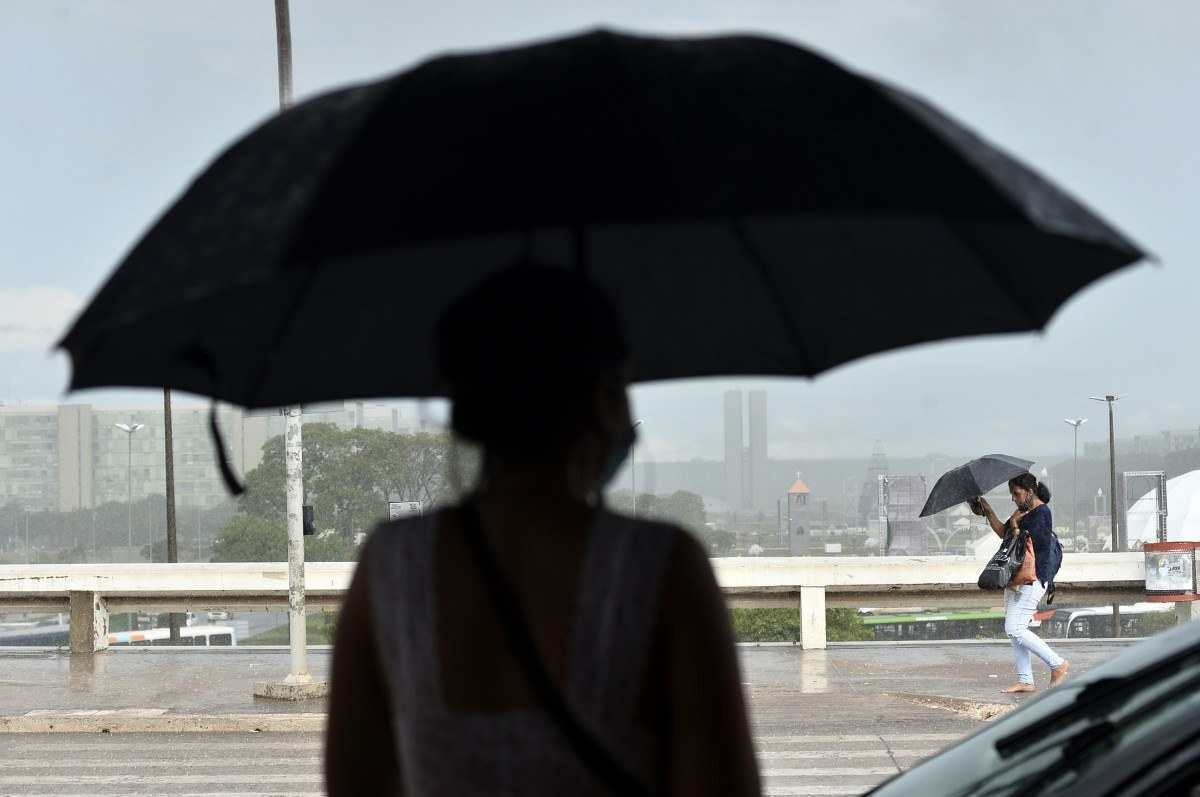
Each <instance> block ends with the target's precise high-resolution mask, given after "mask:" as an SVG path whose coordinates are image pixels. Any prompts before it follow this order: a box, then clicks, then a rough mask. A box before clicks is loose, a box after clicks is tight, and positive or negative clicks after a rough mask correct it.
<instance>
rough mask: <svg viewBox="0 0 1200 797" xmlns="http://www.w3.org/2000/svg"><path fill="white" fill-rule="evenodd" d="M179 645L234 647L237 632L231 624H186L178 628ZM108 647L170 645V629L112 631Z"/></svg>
mask: <svg viewBox="0 0 1200 797" xmlns="http://www.w3.org/2000/svg"><path fill="white" fill-rule="evenodd" d="M179 640H180V644H181V645H192V646H195V647H236V646H237V633H236V632H235V631H234V630H233V626H231V625H188V626H184V627H183V628H180V629H179ZM108 644H109V646H110V647H116V646H135V647H144V646H147V645H170V644H171V629H169V628H148V629H146V630H145V631H114V632H112V633H110V634H109V635H108Z"/></svg>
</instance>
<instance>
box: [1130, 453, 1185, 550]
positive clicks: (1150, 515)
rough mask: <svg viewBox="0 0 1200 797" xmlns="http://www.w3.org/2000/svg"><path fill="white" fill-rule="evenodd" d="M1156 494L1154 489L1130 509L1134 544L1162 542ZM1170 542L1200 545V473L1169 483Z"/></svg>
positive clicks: (1131, 541)
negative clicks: (1190, 542) (1160, 540)
mask: <svg viewBox="0 0 1200 797" xmlns="http://www.w3.org/2000/svg"><path fill="white" fill-rule="evenodd" d="M1154 493H1155V491H1154V490H1151V491H1150V492H1148V493H1146V494H1145V495H1143V496H1142V497H1141V498H1139V499H1138V500H1137V501H1134V502H1133V505H1132V506H1130V507H1129V513H1128V518H1129V520H1128V528H1129V542H1130V543H1131V544H1136V543H1139V542H1141V543H1147V542H1157V541H1158V503H1157V501H1156V499H1155V495H1154ZM1167 540H1168V541H1169V542H1183V541H1193V542H1200V470H1194V471H1191V472H1189V473H1185V474H1183V475H1182V476H1176V477H1175V478H1174V479H1170V480H1169V481H1168V482H1167Z"/></svg>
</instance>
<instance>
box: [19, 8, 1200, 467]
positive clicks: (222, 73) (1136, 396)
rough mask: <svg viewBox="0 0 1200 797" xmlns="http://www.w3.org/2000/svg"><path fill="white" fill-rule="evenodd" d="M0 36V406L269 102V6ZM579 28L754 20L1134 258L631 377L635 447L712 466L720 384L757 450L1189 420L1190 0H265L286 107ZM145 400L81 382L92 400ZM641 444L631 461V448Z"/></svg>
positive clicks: (40, 392)
mask: <svg viewBox="0 0 1200 797" xmlns="http://www.w3.org/2000/svg"><path fill="white" fill-rule="evenodd" d="M5 11H6V13H5V24H4V25H3V26H2V27H0V53H3V55H2V56H0V57H2V58H3V62H2V66H3V68H0V97H3V98H4V100H5V113H4V114H3V115H2V116H0V179H2V180H3V190H0V399H3V400H5V401H12V400H17V399H19V400H22V401H56V400H59V399H61V398H62V391H63V389H64V388H65V385H66V384H67V381H68V366H67V363H66V359H65V357H63V356H61V355H56V356H54V357H50V356H48V355H47V354H46V352H47V350H48V348H49V347H50V345H51V344H52V343H53V341H54V340H55V338H56V337H57V336H58V334H60V333H61V331H62V330H63V329H64V327H65V326H66V325H67V323H69V321H70V319H71V318H72V316H73V314H74V313H75V312H76V311H77V310H78V309H79V307H80V306H81V304H82V303H83V302H85V301H86V299H87V298H88V297H89V296H90V295H91V294H92V293H93V292H94V291H95V290H96V289H97V288H98V287H99V285H100V284H101V282H102V281H103V280H104V278H105V277H106V275H107V274H108V273H109V271H110V270H111V269H112V268H113V266H114V265H115V263H116V262H117V261H118V260H119V258H120V257H121V255H122V254H123V253H124V252H125V251H126V250H127V249H128V247H129V246H130V245H131V244H132V243H133V242H134V240H135V239H136V238H137V237H138V236H139V235H140V233H141V232H142V231H143V230H144V229H145V228H146V226H147V225H148V224H149V223H150V222H151V221H152V220H153V219H154V218H155V217H156V216H157V215H158V214H159V213H160V212H161V210H162V209H163V208H164V207H165V206H166V205H167V203H168V202H169V201H170V200H171V199H172V197H173V196H174V195H175V194H176V193H177V192H179V191H180V190H181V189H182V188H183V187H184V185H186V183H187V181H188V180H189V179H190V177H191V176H192V175H194V174H195V172H196V171H197V170H199V169H200V168H201V167H202V166H203V165H204V164H205V163H206V162H207V161H208V160H209V159H211V158H212V157H213V156H214V155H215V154H216V153H217V152H219V151H220V150H221V149H222V148H223V147H224V146H225V145H226V144H228V143H229V142H230V141H231V139H233V138H234V137H235V136H237V135H238V134H240V133H242V132H244V131H245V130H246V129H247V128H249V127H250V126H252V125H254V124H255V123H256V122H258V121H260V120H262V119H263V118H264V117H265V116H267V115H269V114H271V113H272V112H273V111H274V109H275V108H276V106H277V103H278V95H277V88H276V72H275V49H274V48H275V42H274V35H275V32H274V16H273V4H272V3H271V2H270V0H230V2H206V3H163V2H150V1H148V0H143V1H142V2H133V0H120V1H119V2H117V1H112V2H104V1H102V0H91V1H90V2H80V1H79V0H72V1H71V2H59V1H58V0H26V2H14V1H13V0H10V2H9V3H7V4H6V6H5ZM597 24H605V25H610V26H616V27H621V28H626V29H631V30H635V31H639V32H646V33H664V34H674V33H681V34H682V33H686V34H708V33H722V32H731V31H736V32H763V33H769V34H772V35H774V36H778V37H783V38H786V39H790V40H793V41H796V42H798V43H801V44H805V45H808V46H811V47H814V48H816V49H818V50H821V51H823V52H825V53H826V54H828V55H831V56H833V57H835V58H836V59H838V60H840V61H842V62H844V63H846V64H848V65H850V66H853V67H856V68H858V69H861V70H864V71H866V72H869V73H872V74H875V75H878V76H881V77H883V78H886V79H887V80H889V81H891V82H894V83H898V84H900V85H903V86H905V87H907V88H909V89H911V90H914V91H916V92H918V93H919V94H922V95H924V96H925V97H927V98H928V99H930V100H932V101H934V102H935V103H937V104H938V105H940V106H941V107H942V108H943V109H945V110H947V111H948V112H950V113H951V114H952V115H954V116H956V117H957V118H959V119H961V120H963V121H965V122H967V123H968V124H969V125H971V126H973V127H975V128H976V129H978V130H979V131H981V132H982V133H984V134H985V135H986V136H987V137H989V138H990V139H992V140H993V141H995V142H997V143H999V144H1001V145H1002V146H1004V147H1005V148H1007V149H1008V150H1009V151H1010V152H1012V153H1014V154H1016V155H1018V156H1019V157H1021V158H1023V159H1025V160H1027V161H1028V162H1030V163H1032V164H1033V165H1034V166H1035V167H1037V168H1038V169H1039V170H1041V171H1042V172H1043V173H1044V174H1046V175H1047V176H1049V177H1051V178H1052V179H1055V180H1057V181H1059V182H1060V183H1061V184H1062V185H1064V186H1065V187H1067V188H1068V190H1070V191H1071V192H1073V193H1074V194H1076V195H1077V196H1079V197H1080V198H1082V199H1083V200H1084V201H1085V203H1087V204H1088V205H1090V206H1091V207H1092V208H1093V209H1095V210H1097V211H1098V212H1100V213H1101V214H1102V215H1104V216H1105V217H1106V218H1108V219H1109V220H1110V221H1111V222H1113V223H1114V224H1116V225H1117V226H1118V227H1119V228H1120V229H1122V230H1123V231H1124V232H1126V233H1127V234H1129V235H1131V236H1132V237H1133V238H1134V239H1135V240H1138V241H1140V242H1141V243H1142V244H1143V245H1144V246H1146V247H1147V248H1148V249H1150V250H1151V251H1153V252H1155V253H1156V254H1157V255H1159V257H1160V258H1161V260H1162V265H1161V266H1139V267H1136V268H1133V269H1128V270H1126V271H1124V272H1122V273H1120V274H1118V275H1117V276H1114V277H1111V278H1109V279H1108V280H1106V281H1104V282H1102V283H1100V284H1098V285H1095V286H1093V287H1091V288H1090V289H1088V290H1086V291H1084V292H1083V293H1081V294H1079V295H1078V296H1076V297H1075V298H1074V299H1073V300H1072V301H1071V302H1070V303H1069V304H1068V305H1067V306H1066V307H1065V308H1064V309H1063V310H1062V311H1061V312H1060V313H1059V315H1058V316H1057V318H1056V319H1055V320H1054V322H1053V323H1052V325H1051V326H1050V328H1049V330H1048V331H1047V333H1046V334H1044V335H1041V336H1034V335H1028V336H1022V337H1007V338H990V339H976V340H970V341H959V342H954V343H948V344H938V345H932V346H926V347H921V348H917V349H910V350H907V351H903V352H899V353H893V354H888V355H884V356H879V357H874V358H870V359H867V360H864V361H860V362H858V363H855V364H852V365H850V366H847V367H843V368H841V369H839V370H836V371H834V372H832V373H830V374H826V375H824V376H822V377H820V378H818V379H816V380H814V381H803V380H771V381H761V380H757V381H753V382H751V381H744V382H736V383H735V382H729V381H724V380H721V381H715V380H714V381H709V380H705V381H693V382H686V383H671V384H664V385H654V386H646V387H640V388H637V389H636V390H635V391H634V400H635V404H636V412H637V414H638V416H639V417H642V418H643V419H644V420H645V424H644V426H643V441H644V448H643V449H640V451H641V450H644V451H645V454H644V455H645V456H646V457H648V458H649V459H654V460H658V461H665V460H672V459H687V458H692V457H705V458H713V459H716V458H719V457H720V456H721V446H722V443H721V393H722V391H723V390H725V389H726V388H728V387H730V386H738V387H746V388H750V387H766V388H767V389H768V390H769V399H768V401H769V411H770V453H771V455H772V456H773V457H780V458H782V457H825V456H850V457H862V456H866V455H867V454H869V452H870V450H871V446H872V444H873V441H874V440H876V439H881V440H882V441H883V442H884V445H885V446H886V449H887V451H888V453H890V454H893V455H920V454H924V453H928V452H945V453H950V454H964V455H965V454H973V453H983V452H985V451H990V450H1004V451H1011V452H1013V453H1031V454H1041V453H1052V452H1059V451H1061V452H1066V451H1069V449H1070V429H1069V427H1067V426H1066V424H1064V423H1063V421H1062V418H1063V417H1064V416H1068V415H1085V416H1090V417H1092V418H1093V419H1094V420H1093V422H1092V423H1090V424H1088V425H1087V426H1085V427H1084V432H1083V434H1082V435H1081V440H1092V439H1101V438H1102V436H1103V434H1104V432H1105V424H1104V423H1102V412H1103V407H1102V406H1101V405H1098V404H1094V403H1092V402H1089V401H1088V396H1089V395H1095V394H1098V393H1103V392H1105V391H1113V392H1117V393H1125V394H1128V396H1127V398H1126V399H1124V400H1123V401H1122V402H1121V403H1120V404H1119V405H1118V407H1119V431H1120V433H1121V434H1128V435H1132V434H1146V433H1154V432H1157V431H1160V430H1162V429H1167V428H1173V429H1182V428H1191V429H1194V428H1196V427H1197V426H1200V405H1198V402H1197V396H1198V395H1200V368H1198V367H1197V356H1196V354H1197V347H1196V343H1195V341H1196V340H1197V336H1198V331H1200V318H1198V316H1200V312H1198V311H1200V271H1198V270H1197V268H1196V265H1195V263H1196V260H1197V256H1198V255H1200V240H1198V237H1197V228H1198V227H1200V213H1198V212H1197V202H1196V199H1197V196H1198V193H1200V191H1198V185H1200V154H1198V151H1197V146H1198V142H1200V108H1198V107H1197V105H1198V103H1197V100H1198V98H1200V55H1198V54H1197V51H1196V41H1197V40H1200V4H1197V3H1195V2H1192V0H1181V1H1180V2H1166V0H1155V1H1154V2H1144V1H1143V2H1133V1H1131V2H1092V1H1087V2H1085V1H1084V0H1080V1H1079V2H1055V3H1045V2H1032V1H1031V2H1017V3H985V2H969V3H968V2H961V0H947V1H946V2H915V1H914V2H902V1H900V0H892V1H890V2H887V1H885V0H878V1H877V2H870V3H868V2H857V3H847V2H802V1H801V0H786V1H781V2H751V1H750V0H740V2H737V3H731V2H727V1H723V2H717V1H716V0H687V1H686V2H647V0H638V1H637V2H626V1H625V0H603V1H602V2H601V1H600V0H588V1H587V2H565V3H564V2H559V3H549V2H541V3H539V2H528V1H527V2H513V1H512V0H509V1H508V2H504V3H494V2H482V0H474V1H473V2H467V1H466V0H438V2H415V1H413V0H410V1H409V2H404V3H401V2H367V0H339V1H338V2H336V3H333V2H311V1H310V2H306V1H305V0H292V25H293V46H294V58H295V87H296V94H297V97H298V98H303V97H305V96H308V95H311V94H314V93H316V92H320V91H323V90H326V89H329V88H331V87H334V86H338V85H342V84H345V83H349V82H353V81H357V80H362V79H367V78H374V77H377V76H379V75H382V74H385V73H388V72H392V71H395V70H397V69H400V68H403V67H405V66H408V65H411V64H413V63H414V62H417V61H420V60H423V59H425V58H427V57H428V56H430V55H432V54H435V53H438V52H441V51H444V50H447V49H465V48H474V47H479V46H494V45H500V44H508V43H513V42H518V41H523V40H528V39H533V38H541V37H545V36H549V35H554V34H561V33H566V32H571V31H577V30H579V29H581V28H586V27H590V26H593V25H597ZM131 398H136V399H137V400H139V401H145V402H150V401H153V400H155V397H154V396H152V395H149V394H147V395H145V396H140V397H131V395H130V394H129V393H121V394H116V393H87V394H81V395H79V396H77V397H75V399H76V400H87V401H92V402H97V403H112V402H121V403H127V402H129V401H130V400H131ZM641 456H643V454H641V453H639V457H641Z"/></svg>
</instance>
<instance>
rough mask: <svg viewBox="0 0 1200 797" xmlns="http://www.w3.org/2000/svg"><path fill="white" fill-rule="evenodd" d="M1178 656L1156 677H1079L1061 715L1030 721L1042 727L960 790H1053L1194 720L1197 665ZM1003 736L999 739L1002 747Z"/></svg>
mask: <svg viewBox="0 0 1200 797" xmlns="http://www.w3.org/2000/svg"><path fill="white" fill-rule="evenodd" d="M1184 664H1185V666H1181V667H1179V668H1177V669H1176V671H1175V673H1174V674H1173V675H1168V676H1166V677H1163V678H1161V679H1159V680H1154V679H1153V678H1152V676H1150V675H1144V676H1142V675H1139V676H1135V677H1131V678H1127V679H1114V680H1112V681H1110V682H1103V681H1101V682H1095V683H1093V684H1088V685H1085V686H1084V687H1083V688H1081V689H1079V691H1078V693H1077V695H1076V699H1075V700H1074V701H1072V703H1071V704H1070V705H1069V706H1067V707H1066V708H1064V709H1063V710H1062V712H1061V713H1060V715H1059V718H1057V719H1056V718H1053V717H1051V718H1049V719H1048V721H1047V722H1046V723H1039V724H1038V725H1036V726H1034V727H1033V728H1031V729H1030V730H1034V731H1036V732H1037V733H1038V734H1041V735H1038V736H1032V737H1029V741H1027V742H1026V744H1025V745H1024V746H1021V747H1018V748H1016V749H1014V750H1012V754H1011V756H1010V761H1009V762H1007V763H1006V764H1005V765H1004V766H1003V767H1001V768H999V769H998V771H997V772H996V773H995V774H993V775H990V776H988V777H986V778H984V779H982V780H980V781H977V782H976V783H974V784H973V785H972V786H971V787H970V789H968V790H966V791H964V793H970V794H981V795H984V794H986V795H997V796H999V795H1005V796H1006V797H1007V796H1009V795H1011V796H1012V797H1016V795H1034V794H1053V793H1055V792H1057V791H1059V790H1061V789H1063V788H1065V787H1067V786H1070V785H1071V784H1074V783H1076V782H1077V781H1079V780H1080V779H1081V778H1083V777H1085V776H1086V775H1087V774H1088V773H1089V771H1090V770H1091V769H1092V768H1093V767H1095V766H1096V765H1098V764H1101V763H1103V762H1105V761H1112V760H1114V758H1120V757H1122V756H1123V753H1124V751H1126V750H1128V749H1130V748H1132V747H1135V746H1137V745H1139V744H1141V743H1142V742H1144V741H1145V740H1147V739H1150V738H1153V737H1154V736H1155V735H1156V734H1159V733H1161V732H1162V730H1163V729H1164V728H1167V727H1171V726H1174V725H1175V724H1176V723H1178V722H1179V721H1180V719H1186V718H1192V719H1194V720H1195V722H1196V724H1197V725H1200V693H1198V692H1197V687H1198V686H1200V668H1198V667H1197V664H1198V662H1197V661H1196V660H1195V657H1194V656H1193V657H1190V658H1189V659H1188V660H1187V661H1186V662H1184ZM1089 690H1090V692H1089ZM1097 695H1100V696H1099V697H1097ZM1055 727H1057V729H1058V730H1057V731H1055V730H1054V728H1055ZM1172 735H1173V736H1174V734H1172ZM1005 741H1006V740H1005V739H1001V740H1000V741H999V742H997V747H998V748H1000V749H1002V750H1003V749H1004V748H1003V745H1004V742H1005ZM1167 741H1174V738H1172V739H1171V740H1163V746H1164V750H1163V752H1166V749H1165V748H1166V746H1167V745H1166V742H1167Z"/></svg>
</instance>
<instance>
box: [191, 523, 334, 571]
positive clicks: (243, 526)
mask: <svg viewBox="0 0 1200 797" xmlns="http://www.w3.org/2000/svg"><path fill="white" fill-rule="evenodd" d="M355 553H356V551H355V546H354V544H353V542H351V541H349V540H347V539H346V538H345V537H343V536H341V535H339V534H336V533H333V534H324V535H319V536H311V537H305V538H304V559H305V561H309V562H345V561H350V560H352V559H354V557H355ZM212 561H214V562H286V561H287V527H286V526H285V524H284V522H283V521H282V520H279V521H275V522H272V521H269V520H266V519H264V518H261V517H257V516H255V515H247V514H239V515H234V516H233V518H232V519H231V520H230V521H229V522H228V523H227V524H226V525H225V526H224V527H223V528H222V529H221V530H220V532H218V536H217V538H216V539H215V540H213V552H212Z"/></svg>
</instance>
